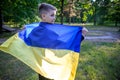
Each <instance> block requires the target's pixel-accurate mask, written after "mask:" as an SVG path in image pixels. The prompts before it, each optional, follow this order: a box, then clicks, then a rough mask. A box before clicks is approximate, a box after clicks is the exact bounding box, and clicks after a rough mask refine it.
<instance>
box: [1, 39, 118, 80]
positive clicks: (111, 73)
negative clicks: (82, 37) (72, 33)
mask: <svg viewBox="0 0 120 80" xmlns="http://www.w3.org/2000/svg"><path fill="white" fill-rule="evenodd" d="M119 70H120V43H106V42H88V41H84V42H83V43H82V46H81V53H80V58H79V65H78V68H77V74H76V79H75V80H119V79H120V76H119V75H120V71H119ZM0 80H38V74H37V73H35V72H34V71H33V70H31V69H30V68H29V67H28V66H26V65H25V64H23V63H22V62H21V61H19V60H18V59H16V58H14V57H13V56H11V55H9V54H6V53H4V52H0Z"/></svg>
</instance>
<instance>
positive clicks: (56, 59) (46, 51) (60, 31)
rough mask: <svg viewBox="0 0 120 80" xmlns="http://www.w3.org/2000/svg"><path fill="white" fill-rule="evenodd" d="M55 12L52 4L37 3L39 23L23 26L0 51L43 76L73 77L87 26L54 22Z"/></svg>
mask: <svg viewBox="0 0 120 80" xmlns="http://www.w3.org/2000/svg"><path fill="white" fill-rule="evenodd" d="M56 11H57V9H56V8H55V7H54V6H52V5H50V4H46V3H42V4H41V5H40V6H39V14H40V17H41V19H42V22H40V23H34V24H28V25H25V27H26V28H25V29H24V30H22V31H21V32H18V33H17V34H16V35H14V36H13V37H11V38H10V39H8V40H7V41H6V42H4V43H3V44H2V45H1V46H0V50H2V51H5V52H7V53H9V54H11V55H13V56H15V57H16V58H18V59H19V60H21V61H22V62H24V63H25V64H27V65H28V66H29V67H31V68H32V69H33V70H34V71H36V72H37V73H39V74H41V75H42V76H44V77H46V78H49V79H53V80H74V78H75V73H76V68H77V64H78V58H79V52H80V43H81V41H82V40H83V36H82V34H83V35H85V34H86V33H87V29H85V28H82V27H80V26H79V27H77V26H68V25H60V24H54V21H55V15H56ZM40 80H42V79H40ZM43 80H45V78H44V79H43Z"/></svg>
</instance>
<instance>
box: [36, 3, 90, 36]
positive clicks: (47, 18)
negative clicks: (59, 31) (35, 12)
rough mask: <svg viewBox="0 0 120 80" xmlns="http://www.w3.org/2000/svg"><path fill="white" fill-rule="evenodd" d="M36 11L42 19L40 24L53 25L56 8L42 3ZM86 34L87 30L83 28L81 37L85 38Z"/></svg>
mask: <svg viewBox="0 0 120 80" xmlns="http://www.w3.org/2000/svg"><path fill="white" fill-rule="evenodd" d="M38 9H39V16H40V18H41V19H42V22H48V23H54V21H55V18H56V11H57V9H56V7H54V6H52V5H50V4H46V3H42V4H40V5H39V8H38ZM87 32H88V30H87V29H86V28H83V30H82V34H83V36H85V35H86V33H87Z"/></svg>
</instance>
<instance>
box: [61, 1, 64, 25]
mask: <svg viewBox="0 0 120 80" xmlns="http://www.w3.org/2000/svg"><path fill="white" fill-rule="evenodd" d="M63 7H64V0H61V15H60V16H61V24H63Z"/></svg>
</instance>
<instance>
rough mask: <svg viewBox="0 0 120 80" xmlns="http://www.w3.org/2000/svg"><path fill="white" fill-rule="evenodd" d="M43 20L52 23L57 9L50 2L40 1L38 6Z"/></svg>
mask: <svg viewBox="0 0 120 80" xmlns="http://www.w3.org/2000/svg"><path fill="white" fill-rule="evenodd" d="M38 9H39V16H40V18H41V19H42V21H43V22H48V23H54V21H55V16H56V11H57V9H56V8H55V7H54V6H52V5H51V4H47V3H42V4H40V5H39V7H38Z"/></svg>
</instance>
